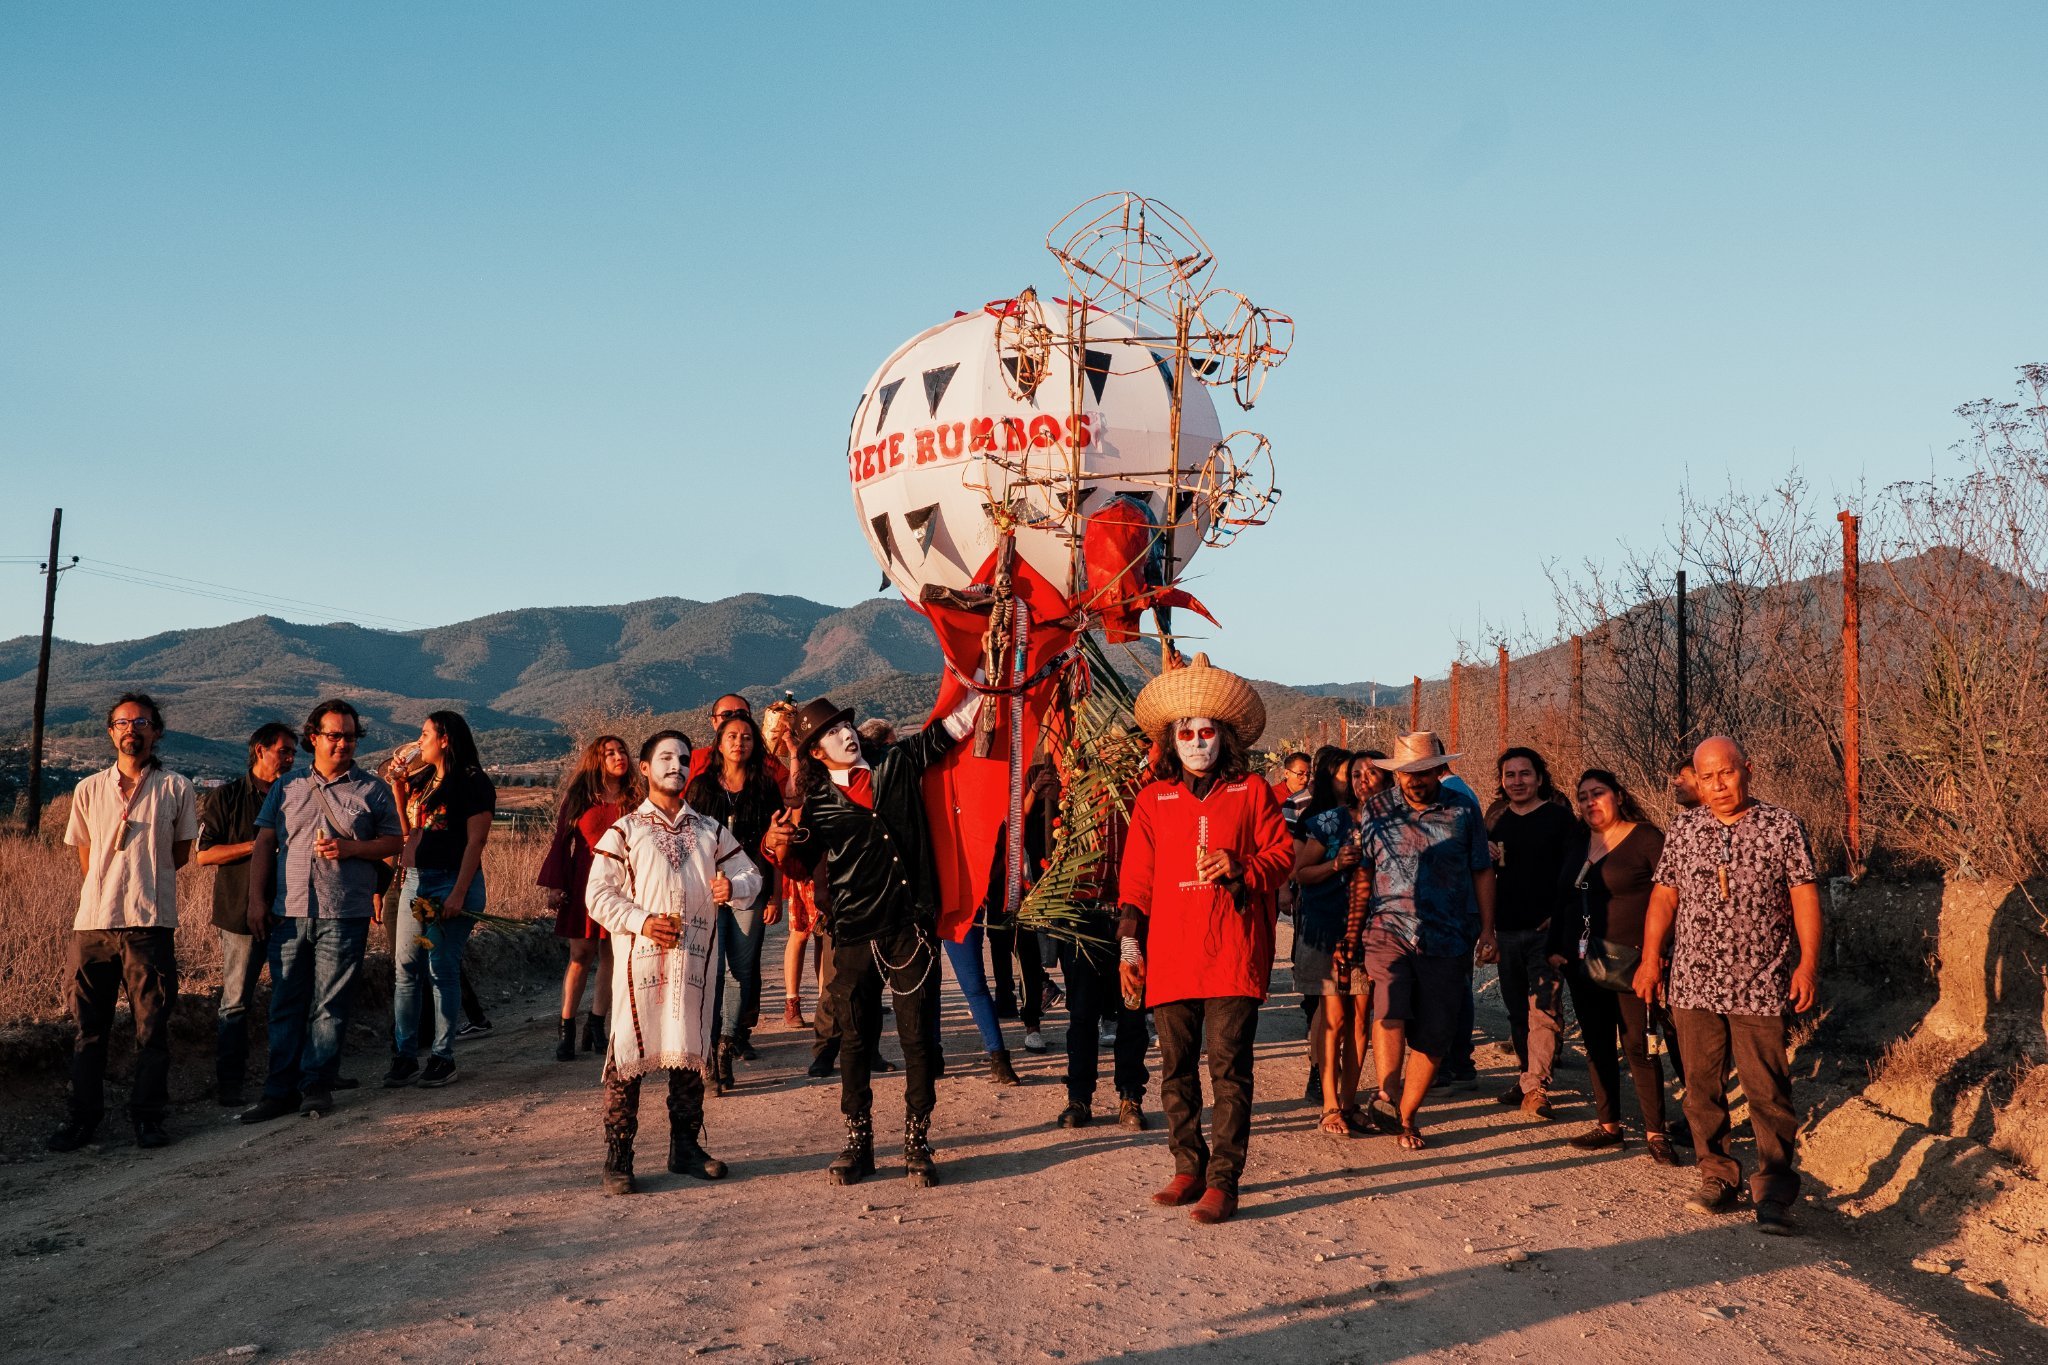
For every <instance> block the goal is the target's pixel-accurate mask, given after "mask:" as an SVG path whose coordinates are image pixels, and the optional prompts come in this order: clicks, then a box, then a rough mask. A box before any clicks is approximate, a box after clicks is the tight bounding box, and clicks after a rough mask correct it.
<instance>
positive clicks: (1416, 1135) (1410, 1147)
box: [1400, 1123, 1429, 1152]
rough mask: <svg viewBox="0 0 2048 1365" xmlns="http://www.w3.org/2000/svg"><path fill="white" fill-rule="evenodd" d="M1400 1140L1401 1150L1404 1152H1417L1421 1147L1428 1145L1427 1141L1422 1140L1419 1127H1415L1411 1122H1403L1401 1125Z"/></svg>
mask: <svg viewBox="0 0 2048 1365" xmlns="http://www.w3.org/2000/svg"><path fill="white" fill-rule="evenodd" d="M1400 1141H1401V1150H1402V1151H1404V1152H1419V1151H1421V1150H1422V1149H1423V1148H1425V1147H1427V1146H1429V1144H1428V1143H1427V1142H1425V1141H1423V1138H1422V1130H1421V1129H1420V1128H1417V1127H1416V1126H1415V1125H1414V1124H1412V1123H1404V1124H1402V1125H1401V1139H1400Z"/></svg>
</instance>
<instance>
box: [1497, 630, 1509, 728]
mask: <svg viewBox="0 0 2048 1365" xmlns="http://www.w3.org/2000/svg"><path fill="white" fill-rule="evenodd" d="M1499 649H1500V747H1501V748H1503V749H1505V748H1507V747H1508V647H1507V646H1506V645H1501V646H1499Z"/></svg>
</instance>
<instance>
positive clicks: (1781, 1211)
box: [1756, 1199, 1799, 1237]
mask: <svg viewBox="0 0 2048 1365" xmlns="http://www.w3.org/2000/svg"><path fill="white" fill-rule="evenodd" d="M1756 1230H1757V1231H1758V1232H1764V1233H1769V1234H1770V1235H1771V1236H1773V1237H1793V1236H1796V1235H1798V1232H1799V1225H1798V1224H1796V1223H1794V1222H1793V1221H1792V1206H1791V1205H1790V1204H1782V1203H1780V1202H1778V1201H1777V1200H1775V1199H1763V1200H1759V1201H1758V1202H1757V1206H1756Z"/></svg>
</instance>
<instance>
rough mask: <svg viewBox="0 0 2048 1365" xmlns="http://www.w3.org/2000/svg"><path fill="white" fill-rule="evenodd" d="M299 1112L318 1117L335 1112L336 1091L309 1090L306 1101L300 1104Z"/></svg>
mask: <svg viewBox="0 0 2048 1365" xmlns="http://www.w3.org/2000/svg"><path fill="white" fill-rule="evenodd" d="M299 1112H300V1113H301V1114H310V1115H312V1116H313V1117H314V1118H316V1119H317V1118H320V1117H322V1116H324V1115H327V1114H331V1113H333V1112H334V1092H333V1091H332V1090H319V1089H313V1090H308V1091H307V1092H306V1099H305V1102H304V1103H302V1104H301V1105H300V1106H299Z"/></svg>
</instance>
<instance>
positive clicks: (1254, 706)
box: [1137, 654, 1266, 745]
mask: <svg viewBox="0 0 2048 1365" xmlns="http://www.w3.org/2000/svg"><path fill="white" fill-rule="evenodd" d="M1137 712H1138V728H1139V729H1141V730H1143V731H1144V732H1145V733H1146V735H1148V736H1149V737H1151V738H1153V739H1163V738H1164V732H1165V731H1166V730H1167V729H1168V728H1169V727H1171V726H1172V724H1173V723H1174V722H1175V721H1177V720H1181V719H1183V718H1185V717H1188V716H1207V717H1209V718H1210V719H1211V720H1227V721H1229V722H1230V725H1231V728H1232V729H1234V730H1236V731H1237V737H1238V738H1239V739H1240V740H1242V741H1244V742H1245V743H1246V744H1247V745H1249V744H1252V743H1253V742H1255V741H1256V740H1257V739H1258V737H1259V736H1260V735H1261V734H1263V733H1264V732H1265V729H1266V703H1264V702H1262V701H1260V700H1259V694H1258V693H1257V692H1254V691H1253V690H1252V685H1251V684H1250V683H1248V682H1246V681H1245V680H1244V679H1243V678H1240V677H1238V676H1237V674H1235V673H1232V672H1230V671H1229V670H1227V669H1222V668H1212V667H1210V666H1209V656H1208V655H1206V654H1197V655H1196V656H1195V659H1194V662H1193V663H1191V664H1188V665H1187V666H1186V667H1184V668H1175V669H1171V670H1169V671H1168V672H1165V673H1161V674H1160V675H1159V676H1158V677H1156V678H1154V679H1153V680H1152V681H1151V682H1148V683H1146V684H1145V690H1144V691H1142V692H1140V693H1139V694H1138V705H1137Z"/></svg>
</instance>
